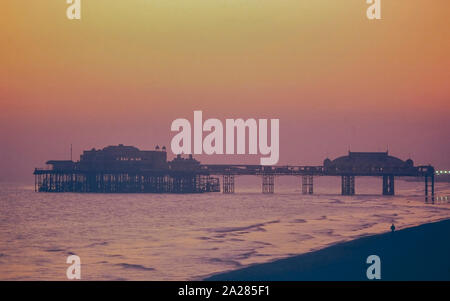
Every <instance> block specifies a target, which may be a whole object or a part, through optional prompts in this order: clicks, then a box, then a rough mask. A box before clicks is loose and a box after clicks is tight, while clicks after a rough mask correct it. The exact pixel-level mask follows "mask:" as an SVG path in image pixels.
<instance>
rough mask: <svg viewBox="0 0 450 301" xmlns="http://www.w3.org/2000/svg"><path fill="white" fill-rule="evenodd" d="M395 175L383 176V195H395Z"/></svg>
mask: <svg viewBox="0 0 450 301" xmlns="http://www.w3.org/2000/svg"><path fill="white" fill-rule="evenodd" d="M394 194H395V189H394V176H393V175H384V176H383V195H394Z"/></svg>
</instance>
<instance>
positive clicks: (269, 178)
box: [262, 175, 275, 194]
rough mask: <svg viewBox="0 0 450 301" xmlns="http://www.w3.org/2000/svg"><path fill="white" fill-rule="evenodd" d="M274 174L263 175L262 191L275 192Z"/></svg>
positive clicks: (266, 192)
mask: <svg viewBox="0 0 450 301" xmlns="http://www.w3.org/2000/svg"><path fill="white" fill-rule="evenodd" d="M274 182H275V176H274V175H263V176H262V193H265V194H268V193H274V186H275V185H274Z"/></svg>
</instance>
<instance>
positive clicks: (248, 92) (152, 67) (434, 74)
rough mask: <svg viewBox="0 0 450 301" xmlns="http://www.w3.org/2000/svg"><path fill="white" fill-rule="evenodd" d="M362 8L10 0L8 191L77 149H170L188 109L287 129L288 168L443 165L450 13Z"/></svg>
mask: <svg viewBox="0 0 450 301" xmlns="http://www.w3.org/2000/svg"><path fill="white" fill-rule="evenodd" d="M365 2H366V1H365V0H345V1H335V0H283V1H280V0H127V1H125V0H122V1H119V0H115V1H111V0H110V1H107V0H95V1H88V0H82V19H81V20H68V19H67V17H66V8H67V7H68V5H67V4H66V1H65V0H58V1H55V0H40V1H16V0H5V1H2V4H1V8H0V10H1V13H0V14H1V18H0V41H1V46H0V104H1V110H0V143H1V147H0V166H1V170H0V181H27V182H31V181H32V180H33V177H32V172H33V169H34V168H35V167H43V166H44V164H45V162H46V161H47V160H49V159H69V158H70V144H73V154H74V158H78V157H79V155H80V153H81V152H82V151H83V150H85V149H91V148H93V147H96V148H102V147H104V146H107V145H112V144H119V143H121V144H125V145H135V146H137V147H139V148H141V149H153V148H154V147H155V145H156V144H158V145H160V146H161V145H166V146H170V140H171V138H172V137H173V136H174V133H172V132H170V125H171V122H172V121H173V120H175V119H177V118H188V119H190V120H193V111H194V110H202V111H203V115H204V118H205V119H206V118H219V119H221V120H224V119H225V118H244V119H247V118H279V119H280V161H279V164H304V165H309V164H311V165H321V164H322V162H323V159H325V158H326V157H330V158H332V159H333V158H336V157H338V156H341V155H345V154H346V153H347V152H348V150H352V151H385V150H386V149H388V150H389V153H390V154H392V155H394V156H397V157H400V158H402V159H407V158H409V157H411V158H412V159H413V160H414V161H415V163H416V164H433V165H434V166H435V167H436V168H438V169H450V155H449V154H450V139H449V133H450V56H449V53H450V20H449V18H448V12H449V11H450V2H449V1H447V0H433V1H427V0H395V1H393V0H382V13H381V14H382V20H368V19H367V17H366V9H367V7H368V5H367V4H366V3H365ZM169 151H170V148H169ZM171 156H172V155H171V154H170V153H169V157H171ZM259 158H260V156H259V155H256V156H253V157H240V156H199V157H198V159H200V160H201V161H202V162H208V163H226V162H234V163H238V162H242V163H244V162H245V163H255V164H257V163H258V162H259Z"/></svg>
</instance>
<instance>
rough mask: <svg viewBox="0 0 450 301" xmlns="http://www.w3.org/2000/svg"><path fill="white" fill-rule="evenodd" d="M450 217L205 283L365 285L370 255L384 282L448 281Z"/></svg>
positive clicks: (222, 275)
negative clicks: (273, 282)
mask: <svg viewBox="0 0 450 301" xmlns="http://www.w3.org/2000/svg"><path fill="white" fill-rule="evenodd" d="M449 235H450V219H445V220H441V221H437V222H431V223H426V224H422V225H419V226H413V227H409V228H404V229H401V230H397V231H395V232H393V233H391V232H387V233H382V234H375V235H371V236H366V237H361V238H358V239H355V240H351V241H347V242H342V243H338V244H335V245H332V246H329V247H326V248H323V249H320V250H317V251H312V252H308V253H304V254H299V255H295V256H292V257H287V258H283V259H278V260H275V261H272V262H267V263H262V264H254V265H250V266H248V267H245V268H241V269H238V270H232V271H228V272H222V273H218V274H215V275H212V276H209V277H207V278H204V279H203V280H205V281H223V280H224V281H362V280H367V276H366V271H367V268H368V267H369V266H370V264H367V263H366V260H367V257H368V256H370V255H377V256H379V257H380V261H381V280H393V281H428V280H435V281H436V280H437V281H439V280H445V281H449V280H450V239H449V237H450V236H449Z"/></svg>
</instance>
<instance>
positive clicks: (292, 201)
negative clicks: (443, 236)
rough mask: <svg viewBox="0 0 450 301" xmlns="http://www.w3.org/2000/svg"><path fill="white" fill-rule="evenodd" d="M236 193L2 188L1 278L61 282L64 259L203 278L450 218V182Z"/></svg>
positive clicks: (284, 183)
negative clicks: (348, 192)
mask: <svg viewBox="0 0 450 301" xmlns="http://www.w3.org/2000/svg"><path fill="white" fill-rule="evenodd" d="M235 181H236V192H235V193H234V194H222V193H205V194H91V193H38V192H35V191H34V185H33V184H18V183H0V280H66V279H67V276H66V270H67V269H68V267H69V266H70V264H68V263H67V257H68V256H70V255H77V256H79V258H80V260H81V278H82V280H201V279H203V278H205V277H208V276H211V275H213V274H216V273H221V272H225V271H230V270H234V269H239V268H242V267H245V266H248V265H253V264H258V263H265V262H269V261H273V260H276V259H280V258H285V257H289V256H293V255H298V254H302V253H306V252H312V251H315V250H318V249H322V248H325V247H327V246H330V245H334V244H336V243H339V242H344V241H349V240H353V239H357V238H359V237H363V236H368V235H373V234H377V233H383V232H387V231H390V227H391V224H394V225H395V227H396V229H397V230H399V229H404V228H407V227H412V226H416V225H420V224H424V223H429V222H434V221H440V220H444V219H448V218H450V183H445V182H442V183H441V182H440V183H436V197H435V201H434V202H432V201H431V200H430V199H429V200H428V201H426V200H425V198H424V183H423V182H411V181H405V180H402V179H396V182H395V185H396V187H395V189H396V195H395V196H382V195H381V189H382V188H381V187H382V179H381V178H364V177H361V178H356V195H354V196H342V195H340V189H341V187H340V185H341V183H340V178H337V177H316V178H314V194H313V195H303V194H302V193H301V178H296V177H284V178H283V177H280V178H276V179H275V193H274V194H262V193H261V179H260V178H258V177H246V176H243V177H237V178H236V180H235Z"/></svg>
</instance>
